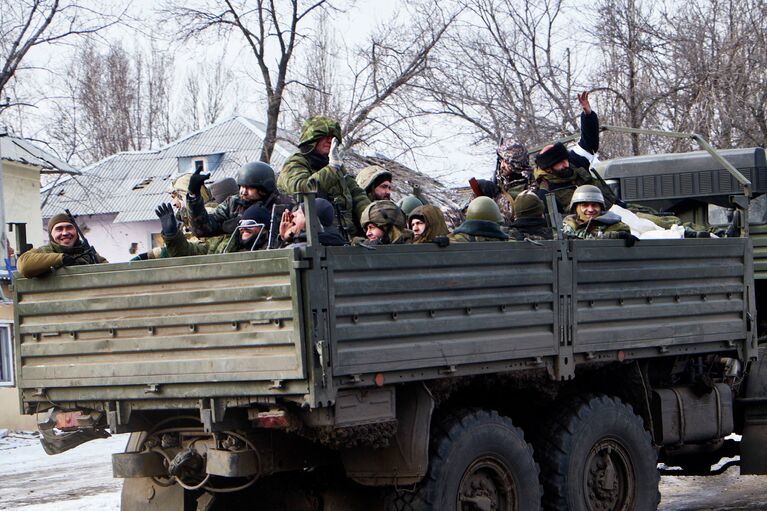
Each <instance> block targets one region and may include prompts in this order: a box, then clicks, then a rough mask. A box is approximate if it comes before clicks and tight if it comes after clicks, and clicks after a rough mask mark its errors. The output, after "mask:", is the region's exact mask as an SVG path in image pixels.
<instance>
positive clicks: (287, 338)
mask: <svg viewBox="0 0 767 511" xmlns="http://www.w3.org/2000/svg"><path fill="white" fill-rule="evenodd" d="M294 258H295V256H294V253H293V252H292V251H289V250H277V251H270V252H264V253H258V252H253V253H245V254H230V255H221V256H215V257H211V256H201V257H185V258H176V259H161V260H153V261H143V262H140V263H121V264H110V265H95V266H81V267H74V268H68V269H65V270H60V271H57V272H56V278H38V279H23V278H18V279H17V280H16V282H15V292H16V302H17V306H16V308H15V314H16V325H17V328H16V348H17V352H16V353H17V354H16V362H17V373H18V385H19V388H20V389H21V390H22V396H23V401H24V402H25V403H27V402H29V401H40V400H41V401H53V402H57V401H84V400H91V399H92V400H98V401H103V400H109V399H145V398H152V397H158V398H166V399H167V398H195V397H212V396H224V395H225V396H245V395H250V396H252V395H259V394H265V393H267V394H268V393H273V392H281V393H284V392H285V391H286V388H285V387H284V386H283V385H284V384H283V383H282V381H285V380H287V381H288V382H290V383H291V385H294V386H295V387H296V388H295V390H296V392H304V391H305V389H306V384H305V382H301V381H300V380H304V378H305V367H304V360H303V359H304V354H303V349H302V343H301V328H300V324H299V323H300V322H299V321H298V320H294V318H297V317H298V314H297V313H296V311H297V310H298V307H299V301H300V292H299V289H298V288H299V286H298V285H297V284H296V270H295V269H294V264H293V261H294ZM17 276H18V275H17ZM296 380H298V381H296ZM276 381H278V382H277V384H275V383H276ZM291 381H292V382H291ZM273 387H274V388H273ZM278 389H279V390H278Z"/></svg>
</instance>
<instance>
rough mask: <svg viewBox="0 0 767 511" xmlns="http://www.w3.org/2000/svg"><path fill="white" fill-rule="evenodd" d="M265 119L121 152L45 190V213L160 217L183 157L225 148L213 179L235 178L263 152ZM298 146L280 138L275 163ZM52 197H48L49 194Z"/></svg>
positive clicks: (238, 120) (230, 122)
mask: <svg viewBox="0 0 767 511" xmlns="http://www.w3.org/2000/svg"><path fill="white" fill-rule="evenodd" d="M263 134H264V131H263V124H262V123H259V122H257V121H253V120H251V119H246V118H244V117H240V116H234V117H231V118H229V119H226V120H224V121H221V122H219V123H217V124H214V125H212V126H209V127H207V128H205V129H202V130H199V131H196V132H194V133H191V134H190V135H187V136H186V137H183V138H181V139H179V140H177V141H175V142H172V143H170V144H168V145H167V146H165V147H162V148H160V149H158V150H156V151H140V152H125V153H118V154H115V155H113V156H110V157H109V158H106V159H104V160H101V161H100V162H97V163H95V164H93V165H90V166H89V167H86V168H85V169H83V170H82V175H80V176H72V177H71V178H68V179H63V180H60V181H59V183H57V184H53V185H50V186H48V187H45V188H44V189H43V192H42V196H43V201H44V202H45V204H44V206H43V218H50V217H51V216H53V215H55V214H56V213H59V212H61V211H63V210H64V209H67V208H68V209H70V210H71V211H72V213H73V214H76V215H97V214H104V213H117V217H116V218H115V222H117V223H120V222H138V221H144V220H154V219H156V217H155V214H154V210H155V208H156V207H157V206H158V205H159V204H160V203H161V202H163V201H165V200H167V192H168V186H169V184H170V182H171V180H172V179H173V177H175V176H176V175H177V174H178V173H179V158H188V157H192V156H206V155H212V154H221V153H223V158H222V160H221V161H220V163H219V166H218V167H217V168H216V169H215V171H214V172H213V173H212V179H215V180H218V179H222V178H225V177H235V176H236V174H237V170H238V169H239V168H240V167H241V166H242V165H243V164H244V163H247V162H249V161H254V160H257V159H258V158H259V156H260V155H261V145H262V143H263ZM295 150H296V148H295V146H293V145H291V144H289V143H286V142H279V144H278V146H277V147H276V150H275V153H274V157H273V158H272V165H273V166H274V168H275V169H277V170H279V168H280V167H282V164H283V163H284V162H285V159H286V158H287V156H289V155H290V154H292V153H293V152H294V151H295ZM46 198H47V199H46Z"/></svg>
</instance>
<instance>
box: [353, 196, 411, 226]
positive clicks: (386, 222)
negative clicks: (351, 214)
mask: <svg viewBox="0 0 767 511" xmlns="http://www.w3.org/2000/svg"><path fill="white" fill-rule="evenodd" d="M368 224H374V225H376V226H378V227H380V228H381V229H383V230H388V228H390V227H398V228H400V229H404V228H405V226H406V224H407V219H406V218H405V214H404V213H403V212H402V210H401V209H399V207H397V205H396V204H395V203H394V202H392V201H390V200H378V201H375V202H371V203H370V204H369V205H368V207H366V208H365V210H364V211H363V212H362V215H361V216H360V225H361V226H362V228H363V229H366V228H367V226H368Z"/></svg>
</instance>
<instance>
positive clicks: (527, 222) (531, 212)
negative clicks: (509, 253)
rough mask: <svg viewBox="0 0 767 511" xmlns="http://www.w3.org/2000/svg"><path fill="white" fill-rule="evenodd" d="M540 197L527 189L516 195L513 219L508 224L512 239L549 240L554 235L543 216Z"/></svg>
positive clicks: (543, 209)
mask: <svg viewBox="0 0 767 511" xmlns="http://www.w3.org/2000/svg"><path fill="white" fill-rule="evenodd" d="M544 211H545V208H544V207H543V202H542V201H541V199H540V198H539V197H538V196H537V195H535V194H534V193H533V192H530V191H527V192H522V193H520V194H519V195H517V198H516V200H515V201H514V221H513V222H512V223H511V225H510V226H509V239H511V240H512V241H525V240H550V239H552V238H553V237H554V235H553V232H552V229H551V227H549V224H548V222H546V217H545V216H544Z"/></svg>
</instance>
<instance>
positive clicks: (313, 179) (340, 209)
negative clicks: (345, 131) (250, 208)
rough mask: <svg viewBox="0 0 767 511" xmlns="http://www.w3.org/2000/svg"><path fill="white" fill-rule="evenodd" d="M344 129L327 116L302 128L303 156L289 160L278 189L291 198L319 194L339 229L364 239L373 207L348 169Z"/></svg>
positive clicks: (301, 146) (301, 154)
mask: <svg viewBox="0 0 767 511" xmlns="http://www.w3.org/2000/svg"><path fill="white" fill-rule="evenodd" d="M340 143H341V126H340V125H339V124H338V122H336V121H334V120H333V119H330V118H328V117H323V116H319V115H318V116H314V117H311V118H309V119H307V121H306V122H305V123H304V125H303V126H302V127H301V134H300V139H299V142H298V149H299V152H297V153H295V154H294V155H293V156H291V157H290V158H288V159H287V161H286V162H285V164H284V165H283V166H282V170H280V175H279V178H278V179H277V186H278V187H279V189H280V190H282V191H283V192H284V193H287V194H291V195H292V194H296V193H301V192H310V191H314V189H315V187H316V191H317V193H318V194H319V196H320V197H321V198H323V199H326V200H328V201H330V203H331V204H333V206H334V208H335V209H336V218H337V221H338V224H339V227H340V228H341V230H342V231H343V232H345V233H346V235H347V236H348V237H352V236H355V235H362V234H363V230H362V228H361V226H360V225H359V220H360V216H362V211H363V210H364V209H365V208H366V207H367V206H368V204H370V199H368V197H367V195H366V194H365V191H364V190H363V189H362V188H360V186H359V185H358V184H357V181H356V180H355V179H354V177H353V176H351V175H350V174H347V173H346V171H345V169H344V164H343V155H342V154H341V148H340V147H339V145H338V144H340Z"/></svg>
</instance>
